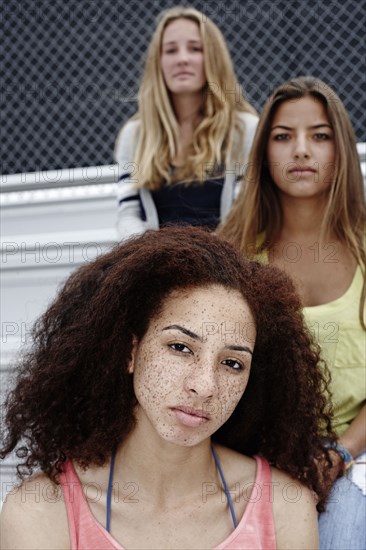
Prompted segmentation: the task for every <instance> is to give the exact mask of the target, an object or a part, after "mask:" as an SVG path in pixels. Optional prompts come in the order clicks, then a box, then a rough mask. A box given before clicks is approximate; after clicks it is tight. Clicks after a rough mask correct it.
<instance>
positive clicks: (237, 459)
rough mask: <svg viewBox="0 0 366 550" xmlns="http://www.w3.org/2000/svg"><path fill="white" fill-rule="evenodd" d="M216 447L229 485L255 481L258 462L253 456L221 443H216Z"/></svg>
mask: <svg viewBox="0 0 366 550" xmlns="http://www.w3.org/2000/svg"><path fill="white" fill-rule="evenodd" d="M215 449H216V451H217V454H218V457H219V460H220V462H221V465H222V468H223V471H224V472H225V478H226V481H227V483H228V485H229V486H230V485H235V484H237V483H239V484H242V483H243V482H246V481H248V482H253V481H254V479H255V475H256V462H255V460H254V459H253V458H251V457H249V456H246V455H243V454H241V453H238V452H236V451H233V450H232V449H229V448H228V447H223V446H221V445H215Z"/></svg>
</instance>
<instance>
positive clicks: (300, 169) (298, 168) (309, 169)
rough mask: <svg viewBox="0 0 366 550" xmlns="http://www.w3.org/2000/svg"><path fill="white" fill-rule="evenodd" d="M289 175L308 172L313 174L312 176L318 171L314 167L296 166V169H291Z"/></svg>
mask: <svg viewBox="0 0 366 550" xmlns="http://www.w3.org/2000/svg"><path fill="white" fill-rule="evenodd" d="M288 172H289V174H293V173H296V174H297V173H299V174H301V173H303V172H304V173H306V172H311V173H312V174H315V172H316V170H315V168H313V167H312V166H295V167H294V168H290V170H289V171H288Z"/></svg>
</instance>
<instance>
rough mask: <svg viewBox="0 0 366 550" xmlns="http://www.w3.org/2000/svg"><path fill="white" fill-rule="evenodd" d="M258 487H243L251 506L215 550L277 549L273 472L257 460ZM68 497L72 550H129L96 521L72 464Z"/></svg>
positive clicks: (65, 476)
mask: <svg viewBox="0 0 366 550" xmlns="http://www.w3.org/2000/svg"><path fill="white" fill-rule="evenodd" d="M255 460H256V463H257V470H256V476H255V481H254V485H251V486H250V487H249V486H248V491H247V492H246V491H245V490H244V489H245V488H243V491H242V497H243V498H247V500H248V503H247V506H246V508H245V511H244V514H243V517H242V518H241V520H240V522H239V523H238V526H237V527H236V529H234V531H233V532H232V533H231V535H229V536H228V537H227V538H226V539H225V540H224V541H223V542H222V543H221V544H219V545H218V546H216V547H215V549H214V550H239V549H240V550H253V548H255V549H256V550H275V549H276V536H275V529H274V522H273V515H272V500H273V498H272V485H271V471H270V467H269V464H268V462H267V461H266V460H265V459H263V458H260V457H257V456H256V457H255ZM60 482H61V487H62V491H63V494H64V499H65V505H66V509H67V516H68V520H69V532H70V543H71V550H100V549H103V550H125V549H124V548H123V546H121V545H120V544H119V543H118V542H117V541H116V540H115V539H114V538H113V537H112V536H111V535H110V533H108V531H106V529H105V528H104V527H103V526H102V525H101V524H100V523H99V522H98V521H97V520H96V519H95V517H94V516H93V514H92V513H91V510H90V508H89V505H88V502H87V500H86V498H85V496H84V493H83V488H82V485H81V483H80V481H79V478H78V476H77V474H76V472H75V469H74V466H73V464H72V462H71V461H68V462H66V463H65V465H64V471H63V473H61V475H60Z"/></svg>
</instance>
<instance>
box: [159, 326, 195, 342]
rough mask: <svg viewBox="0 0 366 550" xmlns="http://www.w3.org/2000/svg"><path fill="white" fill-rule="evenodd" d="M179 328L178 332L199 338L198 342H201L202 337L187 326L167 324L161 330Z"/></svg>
mask: <svg viewBox="0 0 366 550" xmlns="http://www.w3.org/2000/svg"><path fill="white" fill-rule="evenodd" d="M170 329H173V330H179V331H180V332H183V334H185V335H186V336H189V337H190V338H193V340H199V342H203V340H202V338H201V337H200V336H198V334H195V333H194V332H192V331H190V330H188V329H187V328H184V327H181V326H180V325H169V326H168V327H164V328H163V330H170Z"/></svg>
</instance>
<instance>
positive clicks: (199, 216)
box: [115, 7, 258, 238]
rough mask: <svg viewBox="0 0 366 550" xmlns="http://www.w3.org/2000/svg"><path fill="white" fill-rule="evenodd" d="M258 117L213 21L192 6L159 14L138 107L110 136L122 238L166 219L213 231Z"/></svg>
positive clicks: (227, 205) (227, 204) (233, 186)
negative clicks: (116, 166) (114, 136)
mask: <svg viewBox="0 0 366 550" xmlns="http://www.w3.org/2000/svg"><path fill="white" fill-rule="evenodd" d="M257 120H258V117H257V116H256V111H255V110H254V109H253V107H251V105H250V104H249V103H248V102H247V101H246V100H245V99H244V97H243V92H242V90H241V87H240V86H239V83H238V81H237V79H236V76H235V73H234V68H233V65H232V61H231V58H230V54H229V51H228V48H227V45H226V43H225V39H224V37H223V35H222V33H221V31H220V30H219V29H218V27H217V26H216V25H215V24H214V23H213V22H212V21H211V20H210V19H209V18H208V17H207V16H206V15H204V14H203V13H201V12H199V11H197V10H195V9H194V8H187V7H174V8H171V9H168V10H166V11H164V12H162V14H161V15H160V19H159V22H158V24H157V27H156V30H155V32H154V34H153V37H152V39H151V42H150V45H149V48H148V52H147V56H146V62H145V69H144V73H143V77H142V82H141V86H140V90H139V94H138V113H137V114H136V115H135V116H133V117H132V119H131V120H129V121H128V122H127V124H126V125H125V126H123V128H122V130H121V131H120V133H119V136H118V138H117V141H116V147H115V159H116V162H118V164H119V170H120V176H119V177H120V181H119V185H118V201H119V210H118V233H119V236H120V238H125V237H127V236H129V235H131V234H133V233H141V232H143V231H144V230H146V229H148V228H158V227H159V226H161V225H164V224H166V223H184V224H190V225H199V226H205V227H209V228H211V229H213V228H215V227H216V226H217V224H218V222H219V221H220V219H223V218H224V216H225V214H226V213H227V212H228V210H229V208H230V206H231V204H232V201H233V198H234V193H235V190H236V184H237V179H236V175H235V173H239V172H240V169H242V166H243V164H245V163H246V161H247V158H248V154H249V149H250V146H251V143H252V140H253V135H254V132H255V128H256V124H257Z"/></svg>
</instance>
